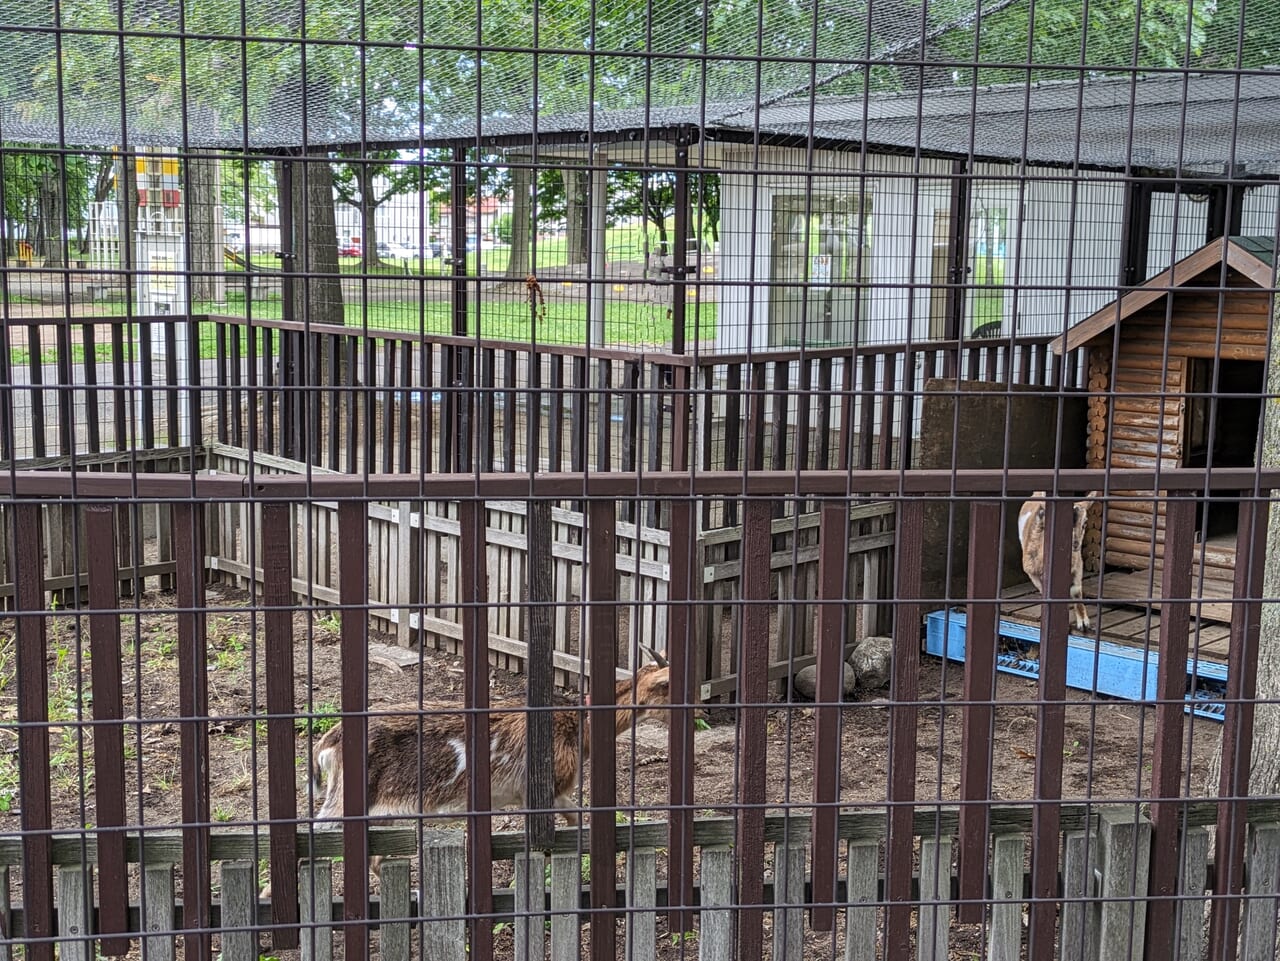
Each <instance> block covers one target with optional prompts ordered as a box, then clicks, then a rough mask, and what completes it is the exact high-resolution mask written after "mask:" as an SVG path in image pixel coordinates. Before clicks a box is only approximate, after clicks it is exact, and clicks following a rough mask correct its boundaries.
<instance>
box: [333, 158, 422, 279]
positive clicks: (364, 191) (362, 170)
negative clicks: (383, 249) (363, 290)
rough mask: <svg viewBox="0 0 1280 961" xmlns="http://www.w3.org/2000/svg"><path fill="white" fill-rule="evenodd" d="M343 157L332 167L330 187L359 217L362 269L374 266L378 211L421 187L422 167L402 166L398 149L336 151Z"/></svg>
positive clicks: (378, 262)
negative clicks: (393, 199)
mask: <svg viewBox="0 0 1280 961" xmlns="http://www.w3.org/2000/svg"><path fill="white" fill-rule="evenodd" d="M338 156H339V157H341V158H345V159H344V160H343V161H342V162H340V163H335V164H334V165H333V186H334V189H335V190H336V191H337V192H338V197H339V198H340V199H341V200H342V202H343V203H345V204H347V205H349V206H351V207H354V208H355V210H356V211H357V212H358V213H359V215H360V229H361V233H360V237H361V241H362V243H363V249H364V258H363V264H364V268H365V270H369V269H371V268H373V267H377V266H378V265H379V264H380V263H381V261H380V259H379V257H378V208H379V207H381V206H382V205H383V204H384V203H386V202H387V201H388V200H390V199H391V198H392V197H395V196H398V195H400V194H402V193H407V192H408V191H410V190H413V189H415V188H417V189H420V188H421V184H422V168H421V167H419V166H416V165H410V164H407V163H405V162H404V161H403V160H402V158H401V154H400V151H398V150H377V151H364V152H363V153H362V152H361V151H360V150H359V149H358V148H355V149H347V150H342V151H339V153H338Z"/></svg>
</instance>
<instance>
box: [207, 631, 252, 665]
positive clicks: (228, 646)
mask: <svg viewBox="0 0 1280 961" xmlns="http://www.w3.org/2000/svg"><path fill="white" fill-rule="evenodd" d="M246 650H247V645H246V644H245V639H244V637H243V635H240V634H235V633H232V634H227V635H225V636H223V637H220V638H216V639H215V640H214V643H213V645H212V653H213V662H214V666H215V667H216V668H217V669H218V670H220V671H233V670H237V669H239V668H241V667H243V666H244V662H245V652H246Z"/></svg>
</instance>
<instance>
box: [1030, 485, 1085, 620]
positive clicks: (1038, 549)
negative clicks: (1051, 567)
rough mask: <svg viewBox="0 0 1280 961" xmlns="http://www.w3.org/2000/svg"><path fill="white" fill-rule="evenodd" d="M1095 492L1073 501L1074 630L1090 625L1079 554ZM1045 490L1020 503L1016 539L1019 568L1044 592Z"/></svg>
mask: <svg viewBox="0 0 1280 961" xmlns="http://www.w3.org/2000/svg"><path fill="white" fill-rule="evenodd" d="M1097 496H1098V492H1097V491H1090V492H1089V494H1087V495H1086V496H1085V499H1084V500H1079V501H1076V502H1075V503H1074V504H1073V505H1072V513H1073V515H1074V516H1073V518H1072V520H1073V523H1072V527H1071V597H1072V598H1073V599H1074V603H1073V604H1072V605H1071V611H1072V613H1073V614H1074V615H1075V620H1076V630H1078V631H1087V630H1090V629H1091V625H1090V623H1089V612H1088V610H1086V609H1085V606H1084V603H1083V601H1082V598H1083V597H1084V587H1083V581H1084V559H1083V558H1082V557H1081V555H1080V548H1081V545H1082V544H1083V543H1084V526H1085V524H1086V522H1087V521H1088V518H1089V505H1090V502H1091V501H1092V500H1093V499H1094V498H1095V497H1097ZM1044 498H1045V492H1044V491H1034V492H1033V493H1032V494H1031V498H1030V500H1028V501H1026V503H1024V504H1023V505H1022V510H1020V511H1019V512H1018V541H1019V542H1020V543H1021V544H1022V569H1023V570H1024V571H1025V572H1026V574H1027V576H1028V577H1029V578H1031V583H1032V584H1034V585H1035V586H1036V590H1038V591H1039V592H1040V593H1041V594H1044V584H1043V580H1044Z"/></svg>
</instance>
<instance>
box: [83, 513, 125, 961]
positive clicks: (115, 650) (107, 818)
mask: <svg viewBox="0 0 1280 961" xmlns="http://www.w3.org/2000/svg"><path fill="white" fill-rule="evenodd" d="M84 519H85V531H84V536H85V540H86V541H87V542H88V543H91V544H92V545H93V549H92V550H91V551H89V558H88V560H89V565H88V575H89V609H90V610H91V611H94V612H95V613H93V614H90V615H89V646H90V651H91V654H92V657H91V661H92V671H93V720H94V722H95V723H96V727H95V730H94V736H93V775H94V794H95V800H96V807H95V814H96V819H97V823H98V931H99V933H101V934H123V933H125V932H127V931H128V930H129V866H128V864H127V862H126V861H125V832H124V830H123V828H124V825H125V824H126V823H127V822H126V819H125V792H124V726H123V718H124V693H123V685H122V674H123V670H122V664H121V658H120V614H119V611H118V608H119V606H120V599H119V591H120V578H119V576H118V575H117V573H116V546H115V543H116V530H115V527H116V518H115V508H114V507H112V506H111V505H109V504H88V505H86V506H85V509H84ZM113 829H114V830H113ZM101 947H102V953H103V954H105V955H107V956H119V955H124V954H128V953H129V947H130V942H129V939H128V938H103V939H102V945H101Z"/></svg>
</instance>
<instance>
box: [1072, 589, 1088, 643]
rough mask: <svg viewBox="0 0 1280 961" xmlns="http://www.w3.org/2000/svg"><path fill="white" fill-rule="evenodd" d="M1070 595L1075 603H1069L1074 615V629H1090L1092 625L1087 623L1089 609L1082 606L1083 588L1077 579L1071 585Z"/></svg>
mask: <svg viewBox="0 0 1280 961" xmlns="http://www.w3.org/2000/svg"><path fill="white" fill-rule="evenodd" d="M1071 597H1072V599H1073V600H1074V601H1075V603H1073V604H1072V605H1071V610H1072V612H1073V613H1074V614H1075V617H1076V630H1077V631H1089V630H1092V629H1093V626H1092V625H1091V624H1090V623H1089V610H1088V608H1086V607H1085V606H1084V601H1083V598H1084V589H1083V588H1082V587H1081V586H1080V583H1079V582H1078V581H1077V582H1076V583H1074V584H1072V585H1071Z"/></svg>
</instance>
